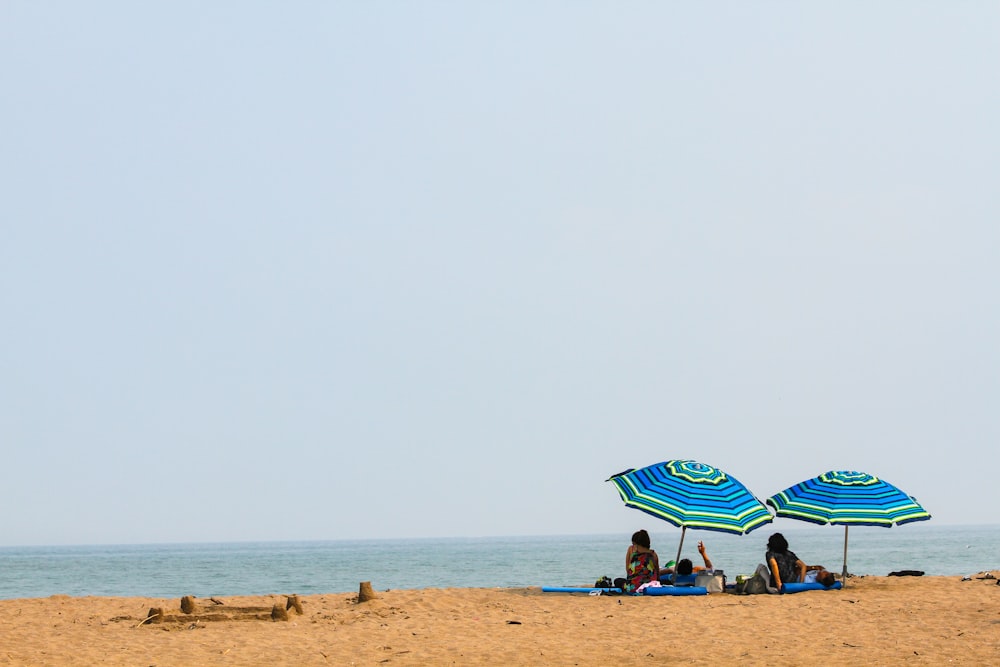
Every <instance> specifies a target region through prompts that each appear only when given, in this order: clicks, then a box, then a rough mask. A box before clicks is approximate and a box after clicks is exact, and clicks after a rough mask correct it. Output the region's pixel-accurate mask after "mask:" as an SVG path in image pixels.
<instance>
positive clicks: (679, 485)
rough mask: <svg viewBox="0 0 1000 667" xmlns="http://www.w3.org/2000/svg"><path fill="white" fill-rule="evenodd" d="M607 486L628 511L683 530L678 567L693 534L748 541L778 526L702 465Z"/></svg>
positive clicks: (736, 484) (652, 469)
mask: <svg viewBox="0 0 1000 667" xmlns="http://www.w3.org/2000/svg"><path fill="white" fill-rule="evenodd" d="M606 481H609V482H612V483H613V484H614V485H615V487H616V488H617V489H618V493H619V494H620V495H621V497H622V500H624V501H625V505H627V506H628V507H633V508H635V509H637V510H641V511H643V512H646V513H647V514H651V515H653V516H655V517H657V518H659V519H663V520H664V521H668V522H670V523H672V524H673V525H675V526H678V527H679V528H680V529H681V541H680V544H679V545H678V547H677V558H676V560H678V561H679V560H680V558H681V548H682V547H683V546H684V534H685V533H686V532H687V529H688V528H697V529H700V530H716V531H721V532H725V533H736V534H738V535H743V534H746V533H749V532H750V531H752V530H754V529H756V528H760V527H761V526H763V525H764V524H767V523H770V522H771V521H772V520H773V518H772V517H771V513H770V512H768V510H767V508H766V507H765V506H764V504H763V503H762V502H761V501H760V500H758V499H757V497H756V496H755V495H753V494H752V493H751V492H750V491H749V490H747V488H746V487H745V486H743V484H741V483H740V481H739V480H737V479H736V478H735V477H732V476H731V475H728V474H726V473H724V472H723V471H721V470H719V469H718V468H714V467H712V466H710V465H706V464H704V463H699V462H697V461H690V460H671V461H664V462H662V463H656V464H654V465H650V466H646V467H645V468H639V469H638V470H635V469H629V470H626V471H624V472H620V473H618V474H617V475H612V476H611V477H610V478H609V479H608V480H606Z"/></svg>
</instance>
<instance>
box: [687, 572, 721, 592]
mask: <svg viewBox="0 0 1000 667" xmlns="http://www.w3.org/2000/svg"><path fill="white" fill-rule="evenodd" d="M694 585H695V586H704V587H705V590H706V591H708V592H709V593H722V592H723V591H725V590H726V575H725V574H723V573H722V572H715V573H710V572H699V573H698V574H696V575H695V577H694Z"/></svg>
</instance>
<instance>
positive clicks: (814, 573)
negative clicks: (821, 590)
mask: <svg viewBox="0 0 1000 667" xmlns="http://www.w3.org/2000/svg"><path fill="white" fill-rule="evenodd" d="M836 582H837V580H836V579H835V578H834V576H833V572H830V571H828V570H827V569H826V568H825V567H823V566H822V565H806V576H805V577H804V578H803V579H802V583H804V584H812V583H816V584H823V586H825V587H826V588H829V587H830V586H833V585H834V584H835V583H836Z"/></svg>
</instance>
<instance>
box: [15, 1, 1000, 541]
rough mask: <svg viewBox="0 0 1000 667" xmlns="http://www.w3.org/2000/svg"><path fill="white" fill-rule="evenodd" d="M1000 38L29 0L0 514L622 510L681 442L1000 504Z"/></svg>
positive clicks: (180, 531) (991, 27)
mask: <svg viewBox="0 0 1000 667" xmlns="http://www.w3.org/2000/svg"><path fill="white" fill-rule="evenodd" d="M998 34H1000V6H998V5H997V4H996V3H987V2H978V3H977V2H954V3H944V2H933V3H932V2H882V3H862V2H855V3H850V2H848V3H805V4H803V3H790V2H783V3H741V2H740V3H738V2H720V3H669V2H635V3H619V2H604V3H595V2H523V3H518V2H515V3H464V2H355V3H329V2H291V3H264V2H235V1H234V2H216V3H202V2H187V3H185V2H170V3H166V2H164V3H158V4H157V3H133V2H124V1H123V2H88V3H76V2H64V1H63V2H47V3H43V2H29V1H8V2H4V3H3V4H2V5H0V123H2V127H3V132H2V133H0V188H2V193H0V308H2V313H3V327H2V332H3V333H2V341H3V344H2V346H0V441H2V447H3V452H4V456H3V458H4V464H3V466H2V467H0V481H2V484H3V490H4V497H5V499H6V500H5V502H4V503H3V510H2V513H0V544H9V545H17V544H63V543H106V542H115V543H131V542H174V541H217V540H220V541H221V540H284V539H339V538H367V537H410V536H414V537H419V536H427V537H431V536H480V535H522V534H572V533H590V532H600V533H606V532H619V531H620V532H621V533H622V534H623V535H624V536H627V535H630V534H631V533H632V532H633V531H634V530H636V529H637V528H639V527H647V528H649V529H651V530H657V531H663V530H666V528H667V527H666V526H662V525H659V526H653V525H651V523H652V522H653V521H654V520H653V519H651V518H647V517H646V516H645V515H642V514H639V513H637V512H635V511H634V510H630V509H627V508H625V507H624V506H623V505H622V503H621V501H620V499H619V498H618V495H617V492H616V491H615V489H614V487H613V486H612V485H611V484H608V483H605V481H604V480H605V479H606V478H607V477H608V476H609V475H610V474H612V473H615V472H618V471H620V470H622V469H624V468H628V467H639V466H642V465H646V464H650V463H655V462H658V461H662V460H665V459H670V458H695V459H698V460H701V461H704V462H706V463H709V464H712V465H715V466H718V467H721V468H723V469H724V470H726V471H728V472H730V473H731V474H733V475H734V476H736V477H738V478H739V479H740V480H741V481H743V482H744V483H745V484H746V485H747V486H748V487H749V488H750V489H752V490H753V491H754V492H755V493H756V494H757V495H758V496H760V497H761V498H764V497H766V496H768V495H771V494H773V493H775V492H777V491H780V490H781V489H783V488H785V487H786V486H789V485H790V484H792V483H794V482H797V481H799V480H801V479H803V478H806V477H812V476H814V475H816V474H819V473H821V472H824V471H826V470H830V469H856V470H864V471H867V472H870V473H872V474H875V475H879V476H882V477H884V478H885V479H887V480H889V481H891V482H893V483H895V484H897V485H898V486H900V487H902V488H903V489H904V490H906V491H907V492H909V493H911V494H913V495H914V496H916V497H917V499H918V500H920V501H921V502H922V503H923V504H924V505H925V507H926V508H927V509H928V510H929V511H930V512H931V513H932V514H933V515H934V519H933V520H934V521H935V522H940V523H942V524H959V523H996V519H995V515H994V508H996V507H997V506H998V505H1000V490H998V489H1000V485H998V484H997V483H996V474H997V467H996V464H995V462H994V461H993V457H994V455H995V452H996V443H997V440H998V438H1000V415H998V411H997V405H998V404H1000V345H998V341H1000V287H998V286H1000V268H998V263H997V256H998V250H1000V225H998V213H1000V196H998V192H1000V188H998V183H1000V130H998V127H1000V124H998V123H997V119H998V118H1000V77H998V74H997V63H1000V41H998V40H997V35H998ZM623 539H627V537H626V538H623Z"/></svg>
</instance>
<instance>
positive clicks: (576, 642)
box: [0, 576, 1000, 667]
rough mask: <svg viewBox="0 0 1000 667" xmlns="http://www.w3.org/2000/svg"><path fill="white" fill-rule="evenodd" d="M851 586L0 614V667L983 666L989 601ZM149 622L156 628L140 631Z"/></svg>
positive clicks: (991, 584)
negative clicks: (158, 615)
mask: <svg viewBox="0 0 1000 667" xmlns="http://www.w3.org/2000/svg"><path fill="white" fill-rule="evenodd" d="M961 579H962V578H961V577H871V576H869V577H856V578H852V579H850V580H849V581H848V586H847V587H846V588H844V589H842V590H831V591H807V592H803V593H797V594H795V595H754V596H737V595H731V594H724V593H720V594H713V595H708V596H698V597H632V596H616V595H602V596H588V595H586V594H568V593H542V592H541V589H539V588H523V589H520V588H519V589H507V588H504V589H419V590H391V591H382V590H378V584H377V582H373V585H374V587H375V590H376V594H377V595H378V598H377V599H375V600H371V601H368V602H363V603H358V602H357V595H356V594H326V595H307V596H301V597H300V598H299V599H300V601H301V606H302V612H303V613H302V614H301V615H300V614H296V613H295V610H294V609H291V610H289V616H288V620H287V621H281V620H271V617H270V610H271V609H272V608H273V607H274V606H275V605H278V606H279V607H280V608H284V607H285V606H287V605H286V597H285V596H284V595H266V596H244V597H231V598H216V599H217V600H218V601H219V602H222V603H223V604H221V605H220V604H216V603H214V602H212V601H211V600H204V599H196V600H195V603H196V604H195V610H194V613H191V614H183V613H182V612H181V609H180V599H154V598H118V597H114V598H113V597H68V596H60V595H57V596H52V597H48V598H41V599H19V600H0V665H7V664H10V665H129V666H136V665H141V666H146V665H157V666H158V667H166V666H178V665H389V666H392V665H476V664H487V665H585V666H586V665H593V666H597V665H607V664H617V665H673V664H693V665H716V664H737V663H739V664H749V665H816V664H827V665H856V664H868V665H896V664H908V665H909V664H913V665H944V664H955V665H991V664H997V663H998V661H1000V585H997V582H996V580H981V579H972V580H971V581H962V580H961ZM156 607H159V608H162V609H163V612H164V614H165V618H164V619H163V621H162V622H160V623H149V622H145V623H144V622H143V620H144V619H146V617H147V615H148V612H149V610H150V608H156Z"/></svg>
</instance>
